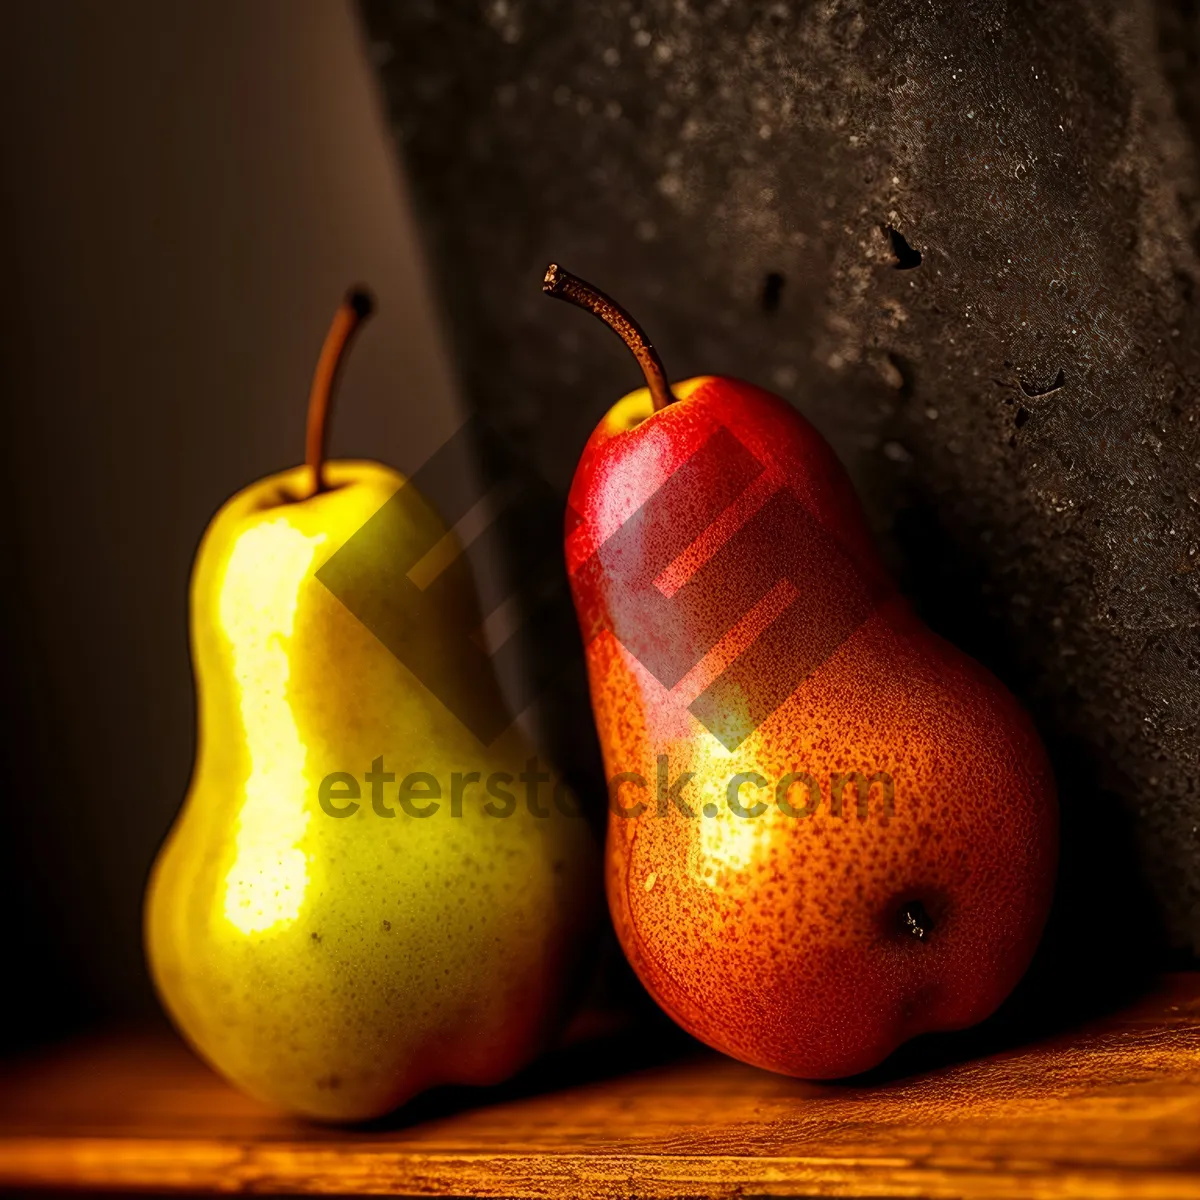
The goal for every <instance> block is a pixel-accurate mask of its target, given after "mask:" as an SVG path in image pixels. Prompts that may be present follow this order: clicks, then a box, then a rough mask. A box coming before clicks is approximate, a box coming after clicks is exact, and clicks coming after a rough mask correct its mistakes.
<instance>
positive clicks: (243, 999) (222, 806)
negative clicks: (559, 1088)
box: [145, 461, 598, 1121]
mask: <svg viewBox="0 0 1200 1200" xmlns="http://www.w3.org/2000/svg"><path fill="white" fill-rule="evenodd" d="M320 465H321V466H322V468H323V471H324V479H323V481H322V482H323V484H324V490H320V491H318V492H317V493H316V494H312V487H311V472H310V471H309V470H307V469H306V468H296V469H295V470H290V471H284V472H282V473H281V474H278V475H275V476H272V477H270V478H268V479H264V480H262V481H261V482H259V483H257V484H255V485H254V486H252V487H249V488H247V489H246V490H244V491H242V492H241V493H239V494H238V495H237V496H235V497H233V498H232V499H231V500H230V501H229V502H228V503H227V504H226V505H225V507H224V508H223V509H222V510H221V511H220V512H219V513H218V514H217V516H216V518H215V519H214V520H213V522H212V524H211V526H210V527H209V529H208V531H207V532H206V534H205V536H204V539H203V542H202V544H201V546H200V550H199V553H198V557H197V560H196V564H195V570H194V574H193V579H192V587H191V636H192V651H193V662H194V670H195V676H196V687H197V701H198V745H197V754H196V762H195V768H194V773H193V776H192V780H191V784H190V787H189V789H188V794H187V798H186V800H185V802H184V805H183V808H182V810H181V812H180V815H179V817H178V819H177V821H176V823H175V825H174V827H173V828H172V830H171V831H170V834H169V836H168V838H167V840H166V842H165V844H164V846H163V848H162V850H161V852H160V854H159V856H158V859H157V861H156V863H155V865H154V869H153V873H152V877H151V880H150V884H149V889H148V893H147V899H146V908H145V936H146V947H147V954H148V958H149V963H150V967H151V972H152V975H153V979H154V983H155V985H156V987H157V989H158V992H159V995H160V996H161V998H162V1001H163V1003H164V1005H165V1006H166V1008H167V1010H168V1012H169V1013H170V1015H171V1017H172V1018H173V1019H174V1021H175V1023H176V1024H177V1026H178V1027H179V1029H180V1030H181V1031H182V1032H183V1033H184V1035H185V1036H186V1037H187V1039H188V1040H189V1042H190V1043H191V1044H192V1045H193V1046H194V1047H195V1048H196V1049H197V1050H198V1051H199V1053H200V1054H201V1055H202V1056H203V1057H204V1058H206V1059H207V1060H208V1061H209V1062H210V1063H211V1064H212V1065H213V1066H214V1067H216V1068H217V1069H218V1070H219V1071H221V1072H222V1073H223V1074H224V1075H226V1076H227V1077H228V1078H229V1079H231V1080H232V1081H234V1082H235V1083H236V1084H238V1085H239V1086H240V1087H242V1088H244V1089H245V1090H246V1091H248V1092H250V1093H251V1094H253V1095H255V1096H257V1097H260V1098H262V1099H264V1100H266V1101H269V1102H271V1103H273V1104H275V1105H278V1106H281V1107H283V1108H286V1109H290V1110H292V1111H295V1112H298V1113H302V1114H306V1115H309V1116H312V1117H316V1118H320V1119H325V1120H335V1121H351V1120H361V1119H365V1118H370V1117H375V1116H378V1115H380V1114H383V1113H386V1112H388V1111H389V1110H391V1109H394V1108H395V1107H397V1106H398V1105H400V1104H403V1103H404V1102H405V1101H406V1100H408V1099H409V1098H410V1097H412V1096H413V1095H415V1094H416V1093H418V1092H420V1091H422V1090H424V1089H426V1088H428V1087H431V1086H434V1085H437V1084H449V1083H460V1084H490V1083H495V1082H497V1081H500V1080H502V1079H504V1078H506V1077H508V1076H509V1075H511V1074H513V1073H514V1072H515V1071H516V1070H518V1069H519V1068H520V1067H521V1066H522V1065H524V1064H525V1063H526V1062H528V1061H529V1060H530V1058H531V1057H532V1056H533V1055H534V1054H536V1053H537V1052H538V1050H539V1049H540V1048H542V1047H543V1046H544V1045H545V1044H546V1043H547V1041H548V1040H549V1039H550V1038H551V1037H552V1036H553V1035H554V1033H555V1031H556V1028H557V1025H558V1022H559V1020H560V1017H561V1014H562V1011H563V1004H564V1000H565V999H566V993H567V992H568V990H569V981H570V978H571V973H572V966H573V963H574V960H575V958H576V957H577V955H578V952H579V950H580V946H581V944H582V943H583V941H584V939H585V936H586V934H587V931H588V928H589V925H590V910H591V893H592V890H593V888H595V887H597V886H598V875H597V873H596V871H595V868H596V866H597V865H598V864H597V863H596V857H595V853H594V849H593V846H592V841H591V837H590V834H589V832H588V829H587V826H586V822H585V821H584V820H582V819H580V818H579V817H577V816H571V815H568V814H569V813H570V812H571V811H573V810H572V809H571V807H570V805H569V804H568V805H562V804H559V805H555V804H554V803H552V802H551V801H550V796H551V789H550V786H549V785H545V784H543V785H542V789H541V806H540V808H539V811H540V812H542V813H544V814H545V815H538V816H535V815H533V812H532V811H531V810H530V807H529V806H527V804H526V803H525V795H524V789H523V788H522V785H520V784H519V783H515V782H514V781H515V780H516V779H517V777H518V776H519V775H520V773H521V772H522V771H524V770H525V767H526V763H527V761H528V760H529V759H530V758H531V757H533V753H532V751H531V750H530V749H529V747H528V745H527V744H526V743H525V741H524V739H523V737H522V736H521V734H520V732H519V731H518V730H517V728H516V727H511V728H510V729H509V730H508V732H507V733H505V734H503V735H501V737H500V738H499V739H498V740H497V741H496V742H495V743H493V744H492V745H491V746H487V747H485V746H483V745H481V744H480V743H479V741H478V740H477V739H476V738H475V737H474V735H473V734H471V733H470V732H469V731H468V730H467V729H466V728H465V727H464V726H463V724H462V723H461V722H460V721H459V720H458V719H457V718H456V717H455V716H454V715H453V714H452V713H450V712H449V711H448V710H447V709H445V708H444V707H443V706H442V704H441V703H440V702H439V701H438V700H437V699H436V698H435V697H434V696H433V695H432V694H431V693H430V692H428V691H427V690H426V689H425V687H424V686H423V685H422V684H421V683H420V682H419V681H418V680H417V679H416V678H415V677H414V676H413V675H412V674H411V673H410V672H409V671H408V669H407V668H406V667H405V666H404V665H402V663H401V662H400V661H398V660H397V658H395V657H394V656H393V655H392V654H391V653H390V652H389V651H388V650H387V649H386V648H385V647H384V646H383V645H382V644H381V643H380V642H379V641H378V640H377V639H376V637H375V636H374V635H373V634H372V633H371V632H370V631H369V630H368V629H367V628H366V627H365V626H364V625H362V624H361V623H360V622H359V621H358V620H357V619H356V618H355V617H354V616H353V615H352V614H351V613H350V611H349V610H348V609H347V608H346V607H344V606H343V605H342V603H341V602H340V601H339V600H338V599H336V598H335V596H334V595H333V594H332V593H331V592H330V591H329V589H328V588H327V587H326V586H325V585H324V584H323V583H321V582H320V581H319V580H318V579H316V578H315V576H316V573H317V572H318V571H319V570H320V569H321V567H322V565H323V564H324V563H326V562H327V561H328V559H329V558H330V557H331V556H332V555H333V554H334V553H335V552H336V551H337V550H338V549H339V548H340V547H341V546H342V545H343V544H344V543H345V541H346V540H347V539H348V538H349V537H350V536H351V535H352V534H354V533H355V532H356V531H357V530H358V529H359V528H360V527H361V526H362V525H363V524H364V523H365V522H366V521H367V520H368V518H370V517H371V516H372V515H373V514H374V513H375V512H376V511H377V510H379V509H380V508H381V507H382V506H383V505H384V504H385V503H386V502H387V501H388V500H389V499H390V498H391V497H392V496H393V494H394V493H396V492H397V491H398V490H399V489H400V488H401V486H402V484H403V483H404V480H403V479H402V477H401V476H399V475H398V474H397V473H395V472H394V471H392V470H390V469H388V468H386V467H383V466H380V465H378V464H376V463H370V462H336V461H335V462H328V463H323V464H320ZM406 491H407V493H408V494H409V495H410V496H411V504H410V511H409V515H410V516H411V521H412V530H413V536H414V538H416V537H421V538H422V539H423V540H422V543H421V544H424V545H428V544H429V537H428V535H429V530H430V527H431V525H434V526H436V527H437V529H438V530H440V531H441V532H444V529H443V528H442V527H441V523H440V521H439V520H438V518H437V517H436V514H434V513H433V511H432V509H430V508H429V507H428V506H426V505H425V504H424V503H423V502H422V501H421V500H420V499H419V497H417V496H416V493H415V489H413V488H408V489H406ZM378 575H379V584H378V586H380V587H383V586H386V581H387V579H388V564H386V563H380V564H379V573H378ZM440 619H444V620H447V621H454V622H457V623H458V624H457V627H458V628H463V627H464V626H463V624H462V622H469V621H471V620H473V621H474V625H477V624H478V614H477V612H476V601H475V597H474V595H473V593H472V592H471V591H470V590H469V589H467V588H464V589H462V594H461V595H458V596H456V597H454V598H453V599H452V601H451V602H450V603H449V604H448V605H447V606H446V608H445V610H444V611H443V613H442V614H441V617H440ZM474 625H470V624H468V625H467V626H466V627H474ZM422 632H423V631H422V630H414V631H413V636H422ZM425 632H428V631H425ZM478 686H479V687H480V688H495V686H496V685H495V681H494V679H490V678H489V679H481V680H479V681H478ZM381 757H382V759H383V762H382V764H381V766H382V770H383V771H385V772H391V773H394V776H395V781H388V782H386V783H382V782H380V783H378V788H379V803H378V808H379V811H377V810H376V808H377V806H376V804H375V803H373V801H374V799H375V797H374V796H373V787H372V785H371V784H368V783H367V782H366V781H365V779H364V777H365V775H366V773H367V772H368V771H370V770H371V768H372V763H373V762H375V760H377V759H379V758H381ZM337 773H346V774H348V775H351V776H354V777H355V779H356V780H357V784H356V785H355V786H356V787H357V789H358V795H357V799H353V798H352V795H353V790H352V787H351V785H350V784H349V783H347V782H346V781H345V779H344V778H343V779H342V781H341V782H340V783H338V784H337V785H335V786H330V785H329V784H328V783H326V798H325V799H326V805H327V806H328V807H329V808H331V809H333V811H334V815H331V814H330V812H329V811H326V808H325V807H323V806H322V803H321V797H320V793H321V788H322V783H323V781H326V780H327V777H329V776H331V775H335V774H337ZM418 773H419V774H420V775H421V776H428V777H430V778H429V779H425V778H422V779H419V780H416V781H415V782H414V783H413V785H412V787H411V788H410V794H409V795H408V796H407V800H408V804H409V807H410V808H411V809H412V810H413V811H412V812H410V811H406V809H405V807H404V806H403V805H402V804H401V803H400V801H399V793H400V788H401V785H402V783H403V782H404V781H405V779H406V777H407V776H410V775H413V774H418ZM497 775H499V777H500V780H501V782H500V783H499V784H496V786H495V790H493V791H492V792H490V793H489V791H488V790H487V788H486V784H487V782H488V781H489V780H491V779H494V777H496V776H497ZM505 777H507V778H508V780H509V782H508V784H507V786H505V785H504V784H503V782H502V781H503V780H504V779H505ZM456 780H457V781H458V782H457V783H456ZM431 781H432V782H431ZM456 788H457V789H458V790H459V793H460V795H459V799H458V800H457V801H454V800H453V798H452V791H454V790H455V789H456ZM439 791H440V795H439V794H438V793H439ZM505 794H508V796H509V797H510V798H511V800H512V803H511V805H510V804H509V801H508V800H506V799H504V798H503V797H504V795H505ZM355 805H357V807H354V806H355ZM485 805H490V806H491V809H490V811H489V810H487V809H485ZM435 808H436V811H434V809H435ZM509 809H511V811H508V812H507V815H505V813H506V811H507V810H509ZM351 810H352V811H351ZM455 810H460V812H459V811H455ZM493 813H500V814H501V815H499V816H497V815H492V814H493ZM341 814H345V815H341Z"/></svg>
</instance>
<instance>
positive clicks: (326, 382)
mask: <svg viewBox="0 0 1200 1200" xmlns="http://www.w3.org/2000/svg"><path fill="white" fill-rule="evenodd" d="M374 311H375V301H374V299H373V298H372V296H371V293H370V292H368V291H367V290H366V288H361V287H356V288H351V289H350V291H348V292H347V293H346V298H345V299H344V300H343V301H342V303H341V305H340V306H339V308H338V310H337V312H336V313H334V315H333V322H332V324H330V326H329V332H328V333H327V334H326V335H325V344H324V345H323V346H322V347H321V357H320V358H318V359H317V368H316V370H315V371H314V372H313V379H312V388H311V390H310V391H309V393H308V425H307V428H306V430H305V436H304V462H305V465H306V466H307V467H308V470H309V474H310V475H311V476H312V494H313V495H314V496H315V495H317V494H318V493H319V492H323V491H325V490H326V486H327V485H326V483H325V445H326V442H327V439H328V436H329V409H330V406H331V405H332V403H333V393H334V389H335V388H336V387H337V379H338V374H339V372H340V371H341V369H342V363H343V362H344V361H345V358H346V351H347V350H348V349H349V346H350V342H351V341H352V340H353V338H354V334H355V333H356V332H357V330H358V327H359V326H360V325H361V324H362V323H363V321H364V320H366V318H367V317H369V316H370V315H371V314H372V313H373V312H374Z"/></svg>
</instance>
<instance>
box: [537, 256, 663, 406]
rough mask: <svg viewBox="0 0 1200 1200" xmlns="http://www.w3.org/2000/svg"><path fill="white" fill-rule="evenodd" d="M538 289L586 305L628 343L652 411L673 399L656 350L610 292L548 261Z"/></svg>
mask: <svg viewBox="0 0 1200 1200" xmlns="http://www.w3.org/2000/svg"><path fill="white" fill-rule="evenodd" d="M542 291H543V292H545V293H546V294H547V295H550V296H555V297H557V298H558V299H559V300H569V301H570V302H571V303H572V304H577V305H578V306H579V307H580V308H585V309H587V311H588V312H590V313H592V314H594V315H595V316H597V317H599V318H600V320H602V321H603V322H604V323H605V325H607V326H608V327H609V329H611V330H612V331H613V332H614V333H615V334H616V335H617V336H618V337H619V338H620V339H621V341H623V342H624V343H625V345H626V346H628V347H629V351H630V353H631V354H632V355H633V357H634V358H636V359H637V360H638V365H639V366H640V367H641V368H642V374H643V375H645V377H646V386H647V387H648V388H649V389H650V399H651V400H652V401H653V403H654V411H655V412H660V411H661V410H662V409H664V408H666V407H667V405H668V404H673V403H674V402H675V396H674V395H673V394H672V392H671V385H670V384H669V383H668V382H667V373H666V371H665V370H663V365H662V359H661V358H659V357H658V351H657V350H655V349H654V347H653V346H652V345H651V344H650V339H649V338H648V337H647V336H646V335H645V333H644V332H643V330H642V327H641V326H640V325H639V324H638V323H637V322H636V321H635V320H634V319H633V318H632V317H631V316H630V315H629V314H628V313H627V312H626V311H625V310H624V309H623V308H622V307H621V306H620V305H619V304H618V303H617V302H616V301H615V300H614V299H612V297H611V296H606V295H605V294H604V293H603V292H602V291H601V290H600V289H599V288H597V287H593V286H592V285H591V284H590V283H588V282H587V280H586V279H580V278H579V276H578V275H572V274H571V272H570V271H564V270H563V269H562V267H560V266H559V265H558V263H551V264H550V265H549V266H548V267H547V268H546V278H545V280H544V281H543V283H542Z"/></svg>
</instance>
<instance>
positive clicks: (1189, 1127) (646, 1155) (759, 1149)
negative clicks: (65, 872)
mask: <svg viewBox="0 0 1200 1200" xmlns="http://www.w3.org/2000/svg"><path fill="white" fill-rule="evenodd" d="M619 1053H620V1051H619V1049H617V1048H614V1049H613V1050H612V1052H611V1053H609V1052H608V1051H604V1052H602V1053H601V1054H599V1055H598V1056H597V1055H595V1054H592V1055H591V1056H590V1060H589V1061H590V1064H591V1065H590V1068H589V1070H590V1078H588V1077H581V1076H586V1075H587V1074H588V1071H583V1070H581V1069H580V1063H579V1062H578V1061H573V1060H567V1061H566V1062H565V1065H564V1064H560V1065H559V1067H557V1068H554V1067H551V1068H550V1069H548V1070H543V1071H542V1072H541V1074H540V1076H537V1077H535V1079H534V1082H533V1083H530V1082H528V1081H526V1082H525V1083H524V1084H518V1085H515V1086H513V1087H510V1088H507V1089H504V1091H503V1092H501V1093H499V1098H498V1099H497V1093H489V1092H468V1091H454V1092H450V1093H445V1094H441V1095H439V1096H435V1097H432V1098H430V1099H428V1100H425V1101H422V1102H418V1103H417V1104H416V1105H415V1106H412V1107H410V1109H408V1110H406V1111H405V1112H403V1113H401V1114H399V1115H398V1117H397V1118H395V1119H393V1120H392V1121H391V1122H390V1123H388V1124H386V1125H384V1124H380V1125H376V1126H373V1127H371V1128H367V1129H355V1130H344V1129H334V1128H325V1127H319V1126H312V1125H306V1124H304V1123H302V1122H300V1121H297V1120H294V1119H292V1118H289V1117H286V1116H283V1115H280V1114H278V1113H275V1112H272V1111H271V1110H269V1109H267V1108H265V1107H264V1106H262V1105H259V1104H257V1103H256V1102H254V1101H252V1100H250V1099H247V1098H246V1097H243V1096H241V1095H240V1094H238V1093H237V1092H235V1091H234V1090H232V1089H231V1088H229V1087H228V1086H227V1085H225V1084H224V1083H222V1082H221V1081H220V1080H219V1079H217V1077H216V1076H214V1075H212V1074H211V1073H210V1072H209V1071H208V1070H207V1069H206V1068H205V1067H204V1066H203V1065H201V1064H200V1063H199V1062H197V1061H196V1060H195V1059H194V1058H192V1057H191V1055H190V1054H189V1053H188V1052H187V1051H186V1050H185V1049H184V1048H183V1047H182V1046H181V1045H179V1044H178V1043H177V1042H174V1041H171V1040H168V1039H165V1038H163V1037H161V1036H159V1037H145V1036H142V1037H123V1038H111V1039H108V1040H105V1041H96V1042H91V1043H87V1044H83V1045H75V1046H71V1047H67V1048H64V1049H63V1050H61V1051H60V1052H59V1053H57V1054H55V1055H52V1056H49V1057H43V1058H40V1059H38V1060H35V1061H30V1062H27V1063H24V1064H18V1065H16V1066H14V1067H11V1068H10V1069H9V1070H8V1071H7V1072H6V1073H5V1075H4V1076H3V1078H2V1079H0V1186H5V1187H45V1188H59V1189H61V1188H103V1189H107V1190H123V1189H152V1190H156V1191H169V1190H182V1191H190V1192H233V1191H250V1192H258V1193H275V1194H286V1193H292V1194H294V1193H303V1192H312V1193H344V1194H349V1193H357V1194H367V1193H391V1194H400V1195H412V1196H445V1195H457V1196H514V1197H530V1198H534V1197H537V1198H541V1197H547V1198H555V1200H557V1198H560V1197H587V1198H592V1197H594V1198H597V1200H600V1198H608V1197H623V1196H640V1197H676V1196H708V1197H733V1196H744V1195H763V1194H769V1195H775V1196H805V1195H809V1196H875V1197H878V1196H914V1197H916V1196H924V1197H1021V1198H1026V1197H1028V1198H1037V1197H1047V1198H1058V1197H1087V1198H1088V1200H1104V1198H1106V1197H1139V1198H1150V1197H1155V1198H1157V1197H1163V1198H1166V1197H1170V1198H1172V1200H1174V1198H1178V1197H1198V1198H1200V974H1187V975H1176V976H1171V977H1168V978H1167V979H1165V980H1164V981H1163V982H1162V984H1161V987H1159V988H1158V990H1157V991H1156V992H1155V994H1153V995H1152V996H1149V997H1147V998H1145V999H1144V1000H1142V1001H1140V1002H1139V1003H1137V1004H1136V1005H1134V1006H1132V1007H1131V1008H1130V1009H1129V1010H1127V1011H1125V1012H1123V1013H1121V1014H1119V1015H1116V1016H1112V1017H1108V1018H1105V1019H1103V1020H1100V1021H1097V1022H1095V1023H1093V1024H1091V1025H1089V1026H1086V1027H1085V1028H1083V1029H1080V1030H1076V1031H1074V1032H1072V1033H1069V1034H1064V1035H1061V1036H1058V1037H1056V1038H1054V1039H1051V1040H1048V1041H1045V1042H1042V1043H1040V1044H1037V1045H1032V1046H1027V1047H1023V1048H1020V1049H1016V1050H1010V1051H1007V1052H1005V1053H1001V1054H996V1055H992V1056H990V1057H987V1058H981V1059H975V1060H972V1061H969V1062H964V1063H959V1064H957V1065H953V1066H948V1067H944V1068H942V1069H940V1070H936V1071H931V1072H928V1073H925V1074H922V1075H918V1076H910V1077H907V1078H903V1079H898V1080H894V1081H890V1082H881V1083H877V1084H874V1085H871V1086H865V1085H861V1084H858V1085H837V1084H812V1083H803V1082H800V1081H797V1080H792V1079H785V1078H782V1077H779V1076H775V1075H770V1074H767V1073H765V1072H762V1071H758V1070H755V1069H753V1068H750V1067H746V1066H742V1065H741V1064H739V1063H736V1062H733V1061H731V1060H728V1059H723V1058H721V1057H719V1056H717V1055H713V1054H708V1053H700V1054H694V1055H691V1056H688V1057H685V1058H684V1059H682V1060H679V1061H674V1062H669V1063H665V1064H660V1065H656V1066H651V1067H646V1068H643V1069H635V1070H632V1071H627V1072H624V1073H619V1074H614V1075H612V1076H611V1077H604V1073H605V1071H604V1064H609V1065H611V1064H613V1063H615V1062H617V1060H618V1058H619ZM597 1063H599V1064H601V1069H600V1071H599V1074H600V1077H597V1070H596V1067H597ZM572 1072H574V1074H575V1076H576V1077H575V1079H574V1081H572V1079H571V1075H572ZM564 1076H565V1077H564Z"/></svg>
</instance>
